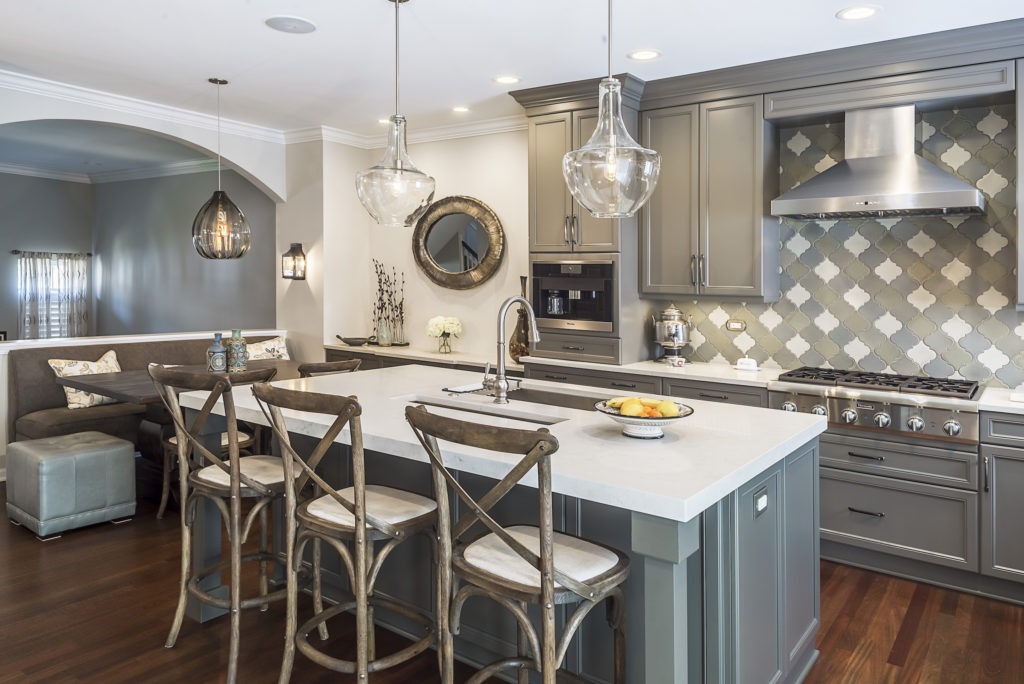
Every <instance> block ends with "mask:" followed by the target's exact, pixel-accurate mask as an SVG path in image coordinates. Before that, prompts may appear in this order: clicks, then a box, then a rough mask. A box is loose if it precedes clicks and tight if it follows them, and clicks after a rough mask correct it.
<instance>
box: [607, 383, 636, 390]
mask: <svg viewBox="0 0 1024 684" xmlns="http://www.w3.org/2000/svg"><path fill="white" fill-rule="evenodd" d="M608 384H609V385H611V386H612V387H625V388H626V389H636V383H635V382H610V383H608Z"/></svg>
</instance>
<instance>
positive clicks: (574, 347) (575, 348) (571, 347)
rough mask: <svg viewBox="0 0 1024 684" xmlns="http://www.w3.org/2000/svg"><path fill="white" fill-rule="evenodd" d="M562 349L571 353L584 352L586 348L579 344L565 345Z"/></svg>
mask: <svg viewBox="0 0 1024 684" xmlns="http://www.w3.org/2000/svg"><path fill="white" fill-rule="evenodd" d="M562 349H568V350H569V351H583V350H584V349H585V347H581V346H579V345H577V344H563V345H562Z"/></svg>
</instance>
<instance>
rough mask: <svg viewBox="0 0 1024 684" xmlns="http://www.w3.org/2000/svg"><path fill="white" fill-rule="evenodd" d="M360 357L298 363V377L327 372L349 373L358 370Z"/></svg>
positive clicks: (308, 376) (360, 361)
mask: <svg viewBox="0 0 1024 684" xmlns="http://www.w3.org/2000/svg"><path fill="white" fill-rule="evenodd" d="M361 363H362V360H360V359H348V360H345V361H315V362H314V361H311V362H309V363H300V364H299V377H300V378H310V377H313V376H314V375H325V374H329V373H351V372H352V371H357V370H359V364H361Z"/></svg>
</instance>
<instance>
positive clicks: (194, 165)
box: [89, 159, 217, 183]
mask: <svg viewBox="0 0 1024 684" xmlns="http://www.w3.org/2000/svg"><path fill="white" fill-rule="evenodd" d="M216 170H217V160H216V159H193V160H189V161H183V162H174V163H172V164H161V165H159V166H150V167H147V168H143V169H129V170H127V171H104V172H101V173H92V174H89V178H90V179H91V180H92V182H93V183H118V182H121V181H130V180H142V179H145V178H164V177H166V176H183V175H186V174H189V173H203V172H205V171H216Z"/></svg>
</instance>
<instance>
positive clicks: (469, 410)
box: [398, 393, 568, 427]
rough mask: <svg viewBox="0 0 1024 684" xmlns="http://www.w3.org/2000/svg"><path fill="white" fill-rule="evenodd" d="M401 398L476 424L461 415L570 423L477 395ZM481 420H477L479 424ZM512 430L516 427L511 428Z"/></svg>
mask: <svg viewBox="0 0 1024 684" xmlns="http://www.w3.org/2000/svg"><path fill="white" fill-rule="evenodd" d="M398 398H400V399H403V400H405V401H407V402H409V403H410V404H422V405H424V406H430V407H434V408H437V409H441V410H440V411H438V413H440V414H441V415H449V416H450V417H453V418H460V419H462V420H474V418H472V417H469V416H463V415H459V414H472V415H473V416H477V417H479V418H482V417H485V416H486V417H492V418H501V419H503V420H504V421H510V422H512V423H529V424H530V425H531V426H536V425H554V424H555V423H561V422H564V421H566V420H568V418H566V417H563V416H557V415H550V414H547V413H542V412H540V411H536V410H532V408H531V407H530V406H529V405H526V404H519V405H516V404H512V403H508V404H495V403H493V402H491V401H490V399H489V398H488V397H486V396H485V395H481V394H475V393H473V394H460V395H447V396H434V395H426V394H424V395H421V394H413V395H408V396H404V397H398ZM479 418H477V419H476V420H479ZM484 422H486V421H484ZM511 427H516V426H515V425H511Z"/></svg>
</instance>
